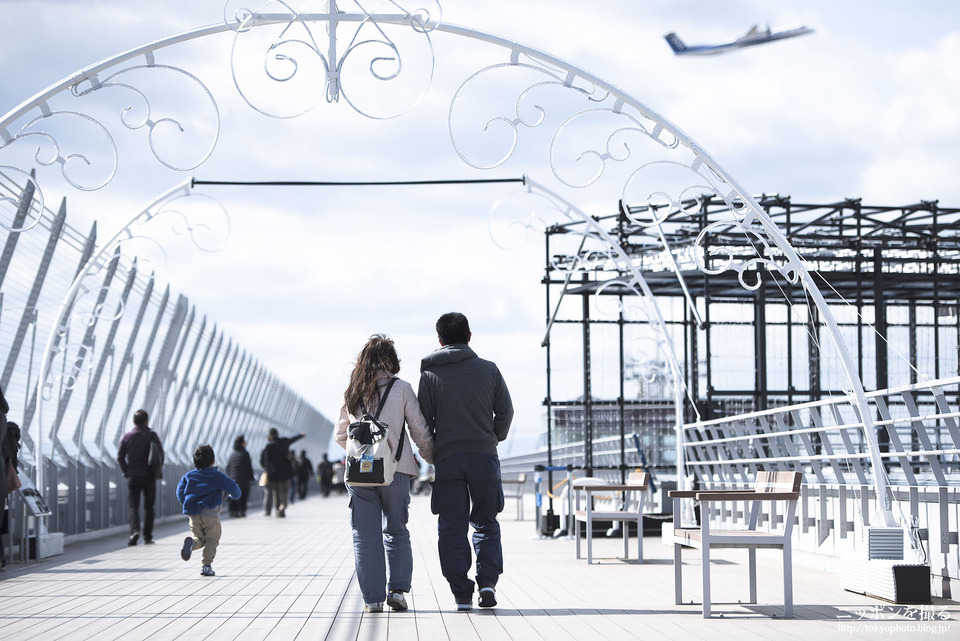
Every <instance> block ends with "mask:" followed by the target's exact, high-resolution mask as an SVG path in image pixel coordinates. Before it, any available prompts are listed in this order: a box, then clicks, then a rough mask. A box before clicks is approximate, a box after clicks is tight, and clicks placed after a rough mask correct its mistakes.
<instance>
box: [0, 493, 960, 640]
mask: <svg viewBox="0 0 960 641" xmlns="http://www.w3.org/2000/svg"><path fill="white" fill-rule="evenodd" d="M531 507H532V506H531ZM528 513H532V509H531V510H528ZM512 515H513V514H512V510H508V511H507V512H506V513H505V514H504V518H503V519H502V525H503V542H504V554H505V567H506V571H505V573H504V575H503V577H502V578H501V581H500V584H499V587H498V593H497V598H498V600H499V606H498V607H497V608H495V609H493V610H479V609H474V610H473V611H472V612H470V613H460V612H457V611H456V610H455V605H454V602H453V598H452V596H451V594H450V591H449V589H448V587H447V585H446V582H445V581H444V579H443V577H442V575H441V574H440V566H439V562H438V560H437V554H436V536H435V531H436V520H435V517H433V516H432V515H431V514H430V511H429V501H428V499H426V498H420V497H414V499H413V504H412V507H411V523H410V526H411V534H412V538H413V547H414V581H413V592H412V594H411V595H409V597H410V598H409V599H408V602H409V603H410V606H411V608H410V610H409V611H408V612H400V613H393V612H385V613H382V614H363V613H362V609H363V603H362V599H361V598H360V594H359V590H358V588H357V583H356V580H355V576H354V568H353V555H352V549H351V536H350V529H349V526H348V518H347V507H346V500H345V498H344V497H336V498H331V499H326V500H324V499H321V498H319V497H316V498H308V499H307V500H306V501H303V502H298V503H295V504H293V505H292V506H291V507H290V508H289V510H288V513H287V518H286V519H277V518H268V517H264V516H263V515H262V513H260V512H259V511H255V512H253V513H252V514H251V515H250V516H249V517H248V518H246V519H233V520H229V519H228V520H225V521H224V524H223V540H222V542H221V544H220V549H219V551H218V555H217V559H216V561H215V563H214V568H215V569H216V571H217V576H216V577H211V578H207V577H201V576H200V574H199V569H200V562H199V558H198V557H199V553H195V554H194V560H191V561H190V562H187V563H185V562H183V561H182V560H181V559H180V556H179V551H180V546H181V544H182V542H183V538H184V536H186V534H187V527H186V520H185V519H184V521H183V522H182V523H170V524H165V525H163V526H161V527H158V530H157V532H156V542H157V543H156V545H153V546H143V545H140V546H137V547H135V548H131V547H127V546H126V545H125V543H126V541H125V538H123V537H122V536H121V537H111V538H110V539H108V540H104V539H100V540H97V541H89V542H83V543H75V544H70V545H67V547H66V551H65V553H64V554H63V555H60V556H56V557H52V558H49V559H43V560H41V561H40V562H39V563H31V564H29V565H26V566H24V565H22V564H17V565H15V566H13V567H12V568H10V567H8V568H7V571H6V572H3V573H0V636H2V638H3V639H5V640H7V639H9V640H15V639H31V640H32V639H43V640H45V641H46V640H53V639H97V641H108V640H110V639H138V640H140V639H177V640H179V639H190V640H191V641H193V640H198V639H211V640H214V639H278V640H286V639H311V640H314V641H316V640H320V639H390V640H407V639H411V640H412V639H420V640H433V639H444V640H446V639H455V640H456V641H471V640H475V639H483V640H484V641H495V640H499V639H515V640H518V641H530V640H534V639H550V640H564V639H577V640H579V641H593V640H595V639H604V640H618V639H624V640H627V639H630V640H632V639H644V640H656V639H711V640H715V639H718V638H720V639H726V638H738V639H740V640H742V641H748V640H751V639H771V638H778V639H787V640H789V639H805V640H809V639H816V640H817V641H821V640H823V639H831V638H837V639H840V638H843V639H849V638H864V639H866V638H871V639H872V638H875V637H877V635H878V634H881V633H882V634H884V635H885V636H886V637H887V638H911V639H916V638H918V635H919V636H920V637H923V636H926V635H928V634H929V635H930V636H932V637H934V638H937V637H939V638H960V621H958V619H960V604H958V603H956V602H952V601H943V600H938V601H937V603H936V604H935V605H934V606H925V607H924V608H923V609H921V610H920V612H919V613H917V612H911V611H909V609H908V608H905V607H904V606H894V605H891V604H886V603H884V602H882V601H878V600H875V599H872V598H867V597H863V596H860V595H856V594H851V593H849V592H846V591H844V590H843V589H842V587H841V584H840V580H839V578H838V577H837V576H836V575H833V574H830V573H827V572H824V571H822V570H817V569H812V566H813V563H812V562H811V563H806V564H805V563H804V560H803V559H802V558H800V559H798V560H797V569H796V571H795V576H794V579H795V581H794V592H795V610H796V612H795V615H796V616H795V618H794V619H789V620H785V619H779V618H775V616H773V615H776V614H778V613H780V612H782V610H781V607H782V606H781V605H780V600H781V598H782V588H781V574H780V568H779V555H778V554H776V553H771V554H770V555H764V554H762V551H761V554H760V572H759V574H760V586H759V589H760V593H759V594H760V600H761V603H763V604H764V605H759V606H745V605H739V604H738V603H737V600H738V599H744V598H746V596H747V585H746V579H745V570H746V568H745V558H740V557H741V556H743V555H738V554H737V552H738V551H735V550H731V551H722V553H720V554H718V555H717V557H716V565H715V569H714V572H713V576H714V588H713V589H714V594H715V595H716V596H715V598H721V599H726V600H727V601H729V603H725V604H720V605H717V606H715V609H714V612H715V618H714V619H711V620H708V621H705V620H703V619H702V618H701V615H700V608H699V606H698V605H696V604H691V605H682V606H677V605H674V603H673V567H672V560H671V559H672V552H671V549H670V548H668V547H667V546H664V545H661V543H660V540H659V538H652V537H648V538H647V539H646V540H645V545H644V547H645V555H646V557H647V562H646V563H644V564H643V565H638V564H636V563H635V562H623V561H619V560H616V559H610V560H605V561H603V562H602V563H600V564H599V565H593V566H590V567H588V566H587V565H586V562H585V561H582V560H581V561H577V560H576V559H575V558H574V541H572V540H568V539H558V540H539V539H537V538H536V537H535V536H534V534H535V532H534V527H533V524H532V522H531V521H525V522H518V521H513V520H511V518H510V517H512ZM631 548H633V546H631ZM594 549H595V553H597V554H598V555H604V554H609V555H611V556H615V555H616V554H617V553H618V552H619V551H620V550H621V543H620V541H619V540H617V539H612V540H605V539H602V540H599V541H596V542H595V548H594ZM632 551H633V550H632ZM695 554H696V552H695V551H691V552H689V553H687V554H686V555H685V558H686V557H687V556H689V557H690V558H691V559H693V560H694V561H695V560H696V556H695ZM801 557H802V555H801ZM685 572H686V573H685V577H686V581H685V586H684V587H685V589H686V590H687V591H688V592H687V594H686V595H685V597H686V598H688V599H699V593H698V592H697V590H698V589H699V581H698V578H697V577H698V566H697V565H696V564H695V563H694V564H693V565H690V566H689V567H688V566H686V565H685ZM720 614H722V615H723V616H722V618H721V617H720V616H717V615H720ZM918 616H920V617H923V618H926V619H934V620H917V617H918Z"/></svg>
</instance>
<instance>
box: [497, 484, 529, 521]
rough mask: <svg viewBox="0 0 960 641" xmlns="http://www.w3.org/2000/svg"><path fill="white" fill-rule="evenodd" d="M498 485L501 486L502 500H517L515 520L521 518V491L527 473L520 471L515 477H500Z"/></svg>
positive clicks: (524, 485)
mask: <svg viewBox="0 0 960 641" xmlns="http://www.w3.org/2000/svg"><path fill="white" fill-rule="evenodd" d="M500 485H502V486H503V498H504V502H506V501H510V500H514V501H516V502H517V520H518V521H522V520H523V491H524V489H526V485H527V475H526V474H523V473H520V474H518V475H517V478H515V479H500Z"/></svg>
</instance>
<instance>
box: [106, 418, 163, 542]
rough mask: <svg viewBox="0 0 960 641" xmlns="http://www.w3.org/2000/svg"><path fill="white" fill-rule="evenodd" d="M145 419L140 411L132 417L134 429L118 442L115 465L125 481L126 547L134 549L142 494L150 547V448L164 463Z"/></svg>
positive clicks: (153, 483) (152, 487) (153, 482)
mask: <svg viewBox="0 0 960 641" xmlns="http://www.w3.org/2000/svg"><path fill="white" fill-rule="evenodd" d="M147 420H148V416H147V413H146V412H145V411H143V410H137V411H136V412H134V414H133V429H132V430H130V431H129V432H127V433H126V434H124V435H123V437H122V438H121V439H120V447H119V449H118V450H117V463H119V464H120V472H121V473H122V474H123V477H124V478H125V479H127V492H128V494H127V503H128V508H129V509H128V510H127V517H128V520H129V522H130V538H129V540H128V541H127V545H136V544H137V539H139V538H140V495H141V494H143V542H144V543H153V518H154V513H153V504H154V502H155V501H156V499H157V478H156V476H154V472H153V470H151V469H150V463H149V458H150V445H151V443H156V444H157V448H159V451H160V460H161V462H162V461H163V458H164V454H163V445H162V444H161V443H160V437H159V436H157V433H156V432H154V431H153V430H151V429H150V427H149V426H148V425H147Z"/></svg>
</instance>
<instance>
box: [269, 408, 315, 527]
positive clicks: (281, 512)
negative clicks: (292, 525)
mask: <svg viewBox="0 0 960 641" xmlns="http://www.w3.org/2000/svg"><path fill="white" fill-rule="evenodd" d="M304 436H306V434H305V433H301V434H298V435H296V436H291V437H283V438H281V437H280V433H279V432H277V428H275V427H271V428H270V431H269V432H267V446H266V447H265V448H263V451H262V452H261V453H260V467H262V468H263V469H264V470H266V471H267V483H268V487H269V488H270V493H271V494H272V495H273V507H274V509H275V510H276V513H277V516H278V517H280V518H283V517H285V516H286V515H287V513H286V510H287V498H288V497H289V495H290V479H291V478H293V465H292V464H291V463H290V445H291V444H293V443H295V442H296V441H299V440H300V439H302V438H303V437H304Z"/></svg>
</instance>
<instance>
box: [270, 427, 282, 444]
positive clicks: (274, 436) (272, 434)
mask: <svg viewBox="0 0 960 641" xmlns="http://www.w3.org/2000/svg"><path fill="white" fill-rule="evenodd" d="M278 438H280V432H278V431H277V428H275V427H271V428H270V431H269V432H267V440H268V441H275V440H277V439H278Z"/></svg>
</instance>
